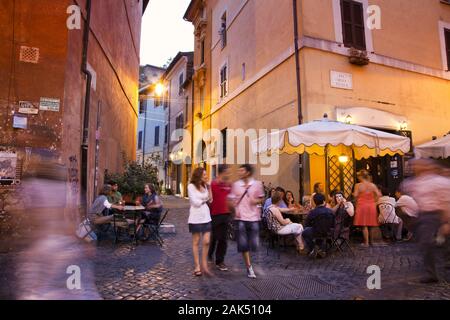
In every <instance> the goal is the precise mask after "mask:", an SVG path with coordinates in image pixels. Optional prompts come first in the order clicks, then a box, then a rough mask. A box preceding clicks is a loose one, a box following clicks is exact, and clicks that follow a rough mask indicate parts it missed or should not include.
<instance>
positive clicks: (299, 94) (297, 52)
mask: <svg viewBox="0 0 450 320" xmlns="http://www.w3.org/2000/svg"><path fill="white" fill-rule="evenodd" d="M292 4H293V5H292V14H293V16H294V48H295V73H296V77H297V111H298V124H299V125H300V124H302V123H303V114H302V90H301V83H300V50H299V47H298V15H297V0H292ZM298 180H299V194H300V201H302V200H303V196H304V189H305V188H304V185H303V183H304V181H303V180H304V179H303V155H301V154H300V155H299V156H298Z"/></svg>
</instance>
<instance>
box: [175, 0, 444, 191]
mask: <svg viewBox="0 0 450 320" xmlns="http://www.w3.org/2000/svg"><path fill="white" fill-rule="evenodd" d="M184 18H185V20H188V21H191V22H192V23H193V25H194V27H195V52H194V77H193V79H194V82H195V88H194V92H195V94H196V95H198V96H202V97H203V99H198V100H195V107H194V109H195V111H194V114H197V113H199V114H201V118H198V119H195V120H194V129H193V131H192V132H193V135H194V140H195V141H196V142H195V143H194V146H202V145H203V144H202V143H203V142H205V144H206V146H207V149H209V151H210V152H209V158H212V159H214V158H215V157H217V153H219V156H220V153H223V152H224V151H226V147H225V148H224V149H222V150H214V149H217V148H214V147H213V146H211V147H209V145H210V144H212V143H213V142H211V141H209V142H208V141H203V142H201V141H202V140H204V137H203V136H202V134H201V131H202V130H203V131H204V130H207V129H210V128H213V129H217V130H219V131H221V132H222V131H223V130H225V129H238V128H242V129H243V130H247V129H250V128H254V129H261V128H266V129H283V128H287V127H290V126H295V125H297V124H299V123H300V122H302V123H305V122H310V121H314V120H319V119H322V118H323V116H324V114H327V116H328V118H329V119H331V120H337V121H343V122H349V123H353V124H357V125H361V126H366V127H371V128H375V129H378V130H383V131H386V132H390V133H395V134H402V135H407V136H409V137H411V138H412V146H414V145H417V144H420V143H423V142H426V141H429V140H431V139H432V136H438V137H441V136H443V135H444V134H446V133H447V132H448V131H449V130H450V127H449V124H448V120H447V119H448V117H449V116H450V114H449V113H450V72H449V69H450V5H449V4H447V3H446V2H445V1H440V0H430V1H420V0H415V1H409V0H397V1H389V0H292V1H278V0H265V1H257V0H237V1H235V0H193V1H191V3H190V5H189V7H188V9H187V11H186V13H185V17H184ZM297 80H298V82H297ZM228 143H229V142H228ZM228 152H229V150H228ZM196 154H197V152H196ZM198 154H202V153H201V152H200V153H198ZM348 156H349V157H350V159H351V161H349V163H348V164H346V168H339V167H336V166H333V160H334V159H328V158H326V157H324V156H315V155H312V156H303V158H302V160H303V161H302V162H303V166H302V168H301V169H300V168H299V157H298V156H293V155H281V156H280V166H279V170H278V173H277V174H275V175H268V176H263V175H259V178H260V179H262V180H263V181H265V182H266V184H268V183H269V182H270V183H272V185H281V186H283V187H285V188H286V189H289V190H293V191H294V193H296V194H297V196H298V195H299V192H300V193H303V194H308V193H311V189H312V186H313V184H314V183H316V182H322V183H323V184H324V185H326V187H327V192H330V191H331V190H333V189H336V188H339V189H342V188H343V189H345V191H346V193H347V194H349V193H350V192H351V187H352V185H353V184H354V182H355V180H354V173H355V172H356V170H359V169H362V168H364V169H368V170H369V171H370V173H371V174H372V176H373V178H374V181H375V182H376V183H377V184H380V185H384V186H387V187H389V188H391V189H395V187H396V186H398V184H399V183H400V182H401V180H402V179H403V177H404V175H406V174H407V160H408V156H412V155H406V156H403V155H399V156H396V157H384V158H371V159H367V160H364V161H355V160H354V159H352V157H351V154H349V155H348ZM197 162H201V161H197ZM234 163H236V161H234ZM207 167H208V171H209V172H210V175H211V176H214V174H215V170H216V166H215V165H214V161H209V165H208V166H207ZM257 167H258V169H259V168H260V167H261V164H260V163H258V164H257ZM299 170H302V173H303V177H304V179H303V180H304V182H303V185H299ZM336 170H337V171H336ZM342 170H344V171H345V172H346V174H348V176H347V177H346V178H345V179H347V182H346V183H344V180H342V181H331V180H333V179H332V177H333V176H335V175H336V172H338V176H339V171H342ZM258 172H259V170H258ZM335 180H336V179H335Z"/></svg>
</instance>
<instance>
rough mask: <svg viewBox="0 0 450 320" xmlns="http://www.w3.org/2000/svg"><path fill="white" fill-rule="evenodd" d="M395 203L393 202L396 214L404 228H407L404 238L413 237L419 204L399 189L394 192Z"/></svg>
mask: <svg viewBox="0 0 450 320" xmlns="http://www.w3.org/2000/svg"><path fill="white" fill-rule="evenodd" d="M395 197H396V198H397V203H396V204H395V208H396V212H397V215H398V216H399V217H400V219H402V220H403V223H404V226H405V228H406V229H407V230H408V235H407V236H406V240H410V239H411V238H412V237H413V230H414V226H415V224H416V222H417V218H418V217H419V206H418V205H417V202H416V201H415V200H414V199H413V198H412V197H410V196H408V195H406V194H403V193H402V192H401V191H400V190H397V191H396V192H395Z"/></svg>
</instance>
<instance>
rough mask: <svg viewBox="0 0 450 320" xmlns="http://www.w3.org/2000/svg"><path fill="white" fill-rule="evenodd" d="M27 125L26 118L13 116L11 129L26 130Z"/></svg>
mask: <svg viewBox="0 0 450 320" xmlns="http://www.w3.org/2000/svg"><path fill="white" fill-rule="evenodd" d="M27 124H28V121H27V118H26V117H20V116H14V119H13V128H16V129H26V128H27Z"/></svg>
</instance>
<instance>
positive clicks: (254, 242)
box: [230, 164, 264, 278]
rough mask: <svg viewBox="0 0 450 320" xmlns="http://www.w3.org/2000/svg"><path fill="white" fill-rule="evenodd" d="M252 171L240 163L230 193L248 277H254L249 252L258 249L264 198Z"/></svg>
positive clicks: (248, 166) (249, 166)
mask: <svg viewBox="0 0 450 320" xmlns="http://www.w3.org/2000/svg"><path fill="white" fill-rule="evenodd" d="M253 171H254V169H253V167H252V166H251V165H250V164H243V165H241V167H240V168H239V172H238V173H239V178H240V180H239V181H237V182H235V183H234V184H233V187H232V189H231V193H230V199H231V200H232V201H233V204H234V207H235V211H236V217H235V220H236V223H237V230H238V234H237V248H238V252H241V253H242V256H243V258H244V262H245V265H246V267H247V276H248V277H249V278H256V275H255V272H254V271H253V266H252V263H251V261H250V252H251V251H256V250H257V249H258V245H259V223H260V220H261V204H262V202H263V200H264V188H263V185H262V183H261V182H260V181H256V180H255V179H254V178H253Z"/></svg>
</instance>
